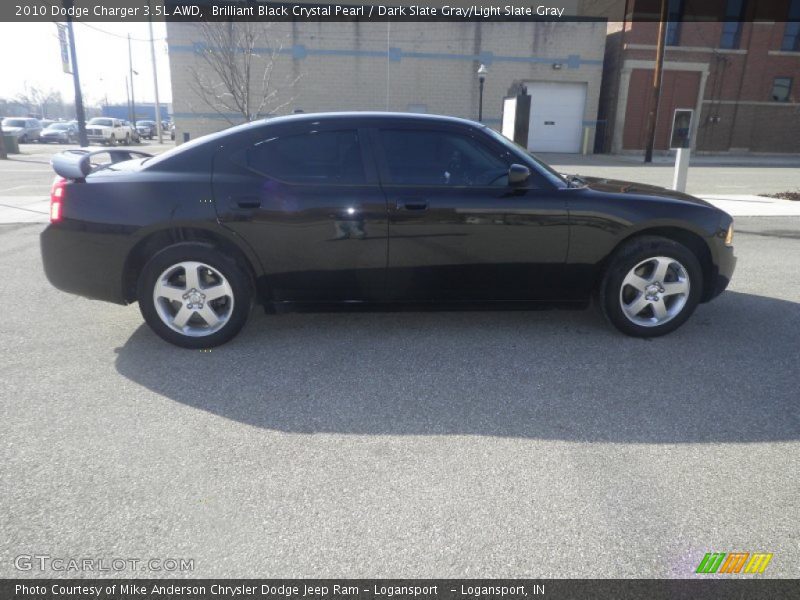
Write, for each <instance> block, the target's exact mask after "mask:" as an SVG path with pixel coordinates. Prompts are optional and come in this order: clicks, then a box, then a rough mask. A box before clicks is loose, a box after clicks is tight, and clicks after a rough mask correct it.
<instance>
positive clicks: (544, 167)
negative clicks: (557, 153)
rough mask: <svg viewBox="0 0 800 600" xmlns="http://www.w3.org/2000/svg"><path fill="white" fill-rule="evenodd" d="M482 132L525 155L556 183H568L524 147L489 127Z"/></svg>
mask: <svg viewBox="0 0 800 600" xmlns="http://www.w3.org/2000/svg"><path fill="white" fill-rule="evenodd" d="M484 130H485V131H487V132H489V134H490V135H491V136H492V137H493V138H495V139H496V140H497V141H499V142H500V143H501V144H504V145H505V146H508V147H510V148H513V149H514V150H517V151H521V152H524V153H525V154H527V155H528V156H529V157H530V158H531V159H532V160H533V162H535V163H536V166H537V167H539V168H540V169H541V170H542V171H545V172H546V173H547V174H548V175H551V176H553V177H554V178H555V179H556V180H557V181H558V182H560V183H562V184H564V183H568V181H567V180H566V179H565V178H564V176H563V175H562V174H561V173H559V172H558V171H556V170H555V169H554V168H553V167H551V166H550V165H548V164H547V163H545V162H542V161H541V160H539V159H538V158H537V157H536V155H535V154H533V153H532V152H529V151H528V149H527V148H525V146H522V145H520V144H518V143H516V142H515V141H513V140H510V139H508V138H507V137H506V136H504V135H503V134H502V133H500V132H499V131H495V130H494V129H492V128H491V127H485V128H484Z"/></svg>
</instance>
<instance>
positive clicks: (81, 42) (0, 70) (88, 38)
mask: <svg viewBox="0 0 800 600" xmlns="http://www.w3.org/2000/svg"><path fill="white" fill-rule="evenodd" d="M0 1H2V0H0ZM74 28H75V44H76V48H77V53H78V68H79V71H80V77H81V88H82V90H83V95H84V103H86V104H87V105H101V104H104V103H105V101H106V96H107V97H108V102H109V103H110V104H116V103H123V104H124V103H125V102H126V98H127V96H126V93H125V78H126V77H127V76H128V40H127V36H128V34H130V35H131V39H132V41H131V50H132V55H133V69H134V70H135V71H137V72H138V73H139V74H138V75H134V98H135V99H136V100H137V101H143V102H153V101H154V99H155V94H154V91H153V69H152V61H151V57H150V43H149V40H150V33H149V29H148V26H147V23H75V24H74ZM165 38H166V26H165V24H164V23H163V22H161V23H158V22H154V23H153V39H154V40H155V50H156V63H157V69H158V95H159V100H160V101H161V102H162V103H166V102H171V101H172V88H171V85H170V74H169V59H168V56H167V43H166V40H165ZM0 56H2V57H3V59H2V61H0V98H8V99H13V98H15V97H16V96H17V95H19V94H23V93H25V89H26V87H27V88H30V87H37V88H39V89H42V90H44V91H49V90H51V89H52V90H56V91H60V92H61V94H62V96H63V97H64V100H66V101H72V100H73V99H74V98H75V92H74V88H73V84H72V76H71V75H68V74H67V73H64V72H63V71H62V70H61V51H60V47H59V43H58V32H57V30H56V25H55V24H54V23H14V24H12V23H0ZM14 57H15V58H14Z"/></svg>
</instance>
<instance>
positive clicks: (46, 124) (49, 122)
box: [39, 119, 55, 130]
mask: <svg viewBox="0 0 800 600" xmlns="http://www.w3.org/2000/svg"><path fill="white" fill-rule="evenodd" d="M53 123H55V121H54V120H53V119H39V124H40V125H41V126H42V129H43V130H44V129H47V128H48V127H50V125H52V124H53Z"/></svg>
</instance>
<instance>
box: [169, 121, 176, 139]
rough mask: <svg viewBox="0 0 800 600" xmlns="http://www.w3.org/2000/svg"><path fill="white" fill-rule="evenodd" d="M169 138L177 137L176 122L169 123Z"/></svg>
mask: <svg viewBox="0 0 800 600" xmlns="http://www.w3.org/2000/svg"><path fill="white" fill-rule="evenodd" d="M169 139H171V140H174V139H175V123H170V124H169Z"/></svg>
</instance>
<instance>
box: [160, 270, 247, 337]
mask: <svg viewBox="0 0 800 600" xmlns="http://www.w3.org/2000/svg"><path fill="white" fill-rule="evenodd" d="M153 303H154V304H155V307H156V312H157V313H158V316H159V317H160V318H161V320H162V321H163V322H164V324H165V325H166V326H167V327H169V328H170V329H172V330H174V331H177V332H178V333H180V334H182V335H187V336H191V337H202V336H206V335H211V334H212V333H215V332H217V331H219V330H220V329H222V328H223V327H224V326H225V324H226V323H227V322H228V321H229V320H230V318H231V315H232V314H233V290H232V289H231V286H230V284H229V283H228V281H227V280H226V279H225V277H224V276H223V275H222V273H220V272H219V271H218V270H216V269H215V268H214V267H210V266H209V265H207V264H205V263H201V262H194V261H185V262H181V263H178V264H175V265H172V266H171V267H169V268H168V269H167V270H165V271H164V272H163V273H161V275H159V277H158V279H157V280H156V284H155V286H154V288H153Z"/></svg>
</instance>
